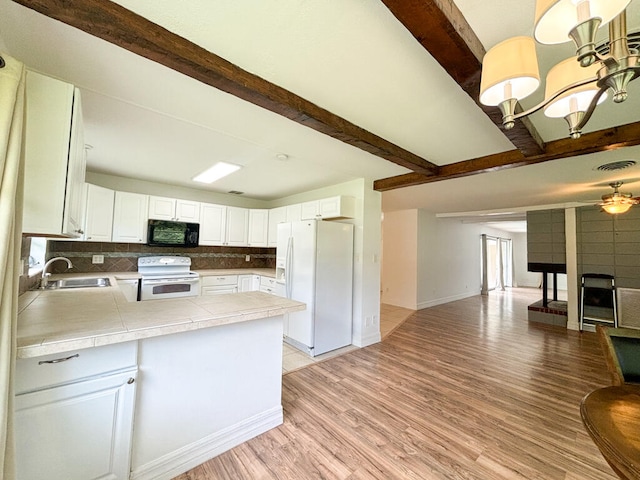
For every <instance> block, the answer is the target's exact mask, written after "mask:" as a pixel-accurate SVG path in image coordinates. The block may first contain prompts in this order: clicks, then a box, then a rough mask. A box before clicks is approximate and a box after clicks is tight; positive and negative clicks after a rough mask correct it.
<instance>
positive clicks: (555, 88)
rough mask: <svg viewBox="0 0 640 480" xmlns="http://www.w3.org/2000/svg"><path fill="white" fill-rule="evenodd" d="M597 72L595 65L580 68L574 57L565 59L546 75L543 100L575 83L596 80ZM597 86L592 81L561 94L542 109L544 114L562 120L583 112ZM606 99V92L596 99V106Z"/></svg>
mask: <svg viewBox="0 0 640 480" xmlns="http://www.w3.org/2000/svg"><path fill="white" fill-rule="evenodd" d="M597 72H598V66H597V65H591V66H589V67H581V66H580V64H579V63H578V62H577V61H576V59H575V57H571V58H567V59H566V60H563V61H562V62H560V63H558V64H557V65H555V66H554V67H553V68H552V69H551V70H549V73H548V74H547V81H546V85H545V92H544V98H545V101H547V100H549V99H550V98H552V97H553V96H554V95H556V94H558V93H560V92H562V91H563V90H564V89H566V88H567V87H568V86H569V85H572V84H574V83H576V82H580V81H584V80H588V79H590V78H594V79H595V78H596V74H597ZM598 90H599V88H598V86H597V85H596V81H595V80H594V81H593V82H591V83H588V84H586V85H582V86H581V87H577V88H572V89H571V90H569V91H567V92H564V93H561V94H560V95H559V96H558V97H557V98H555V99H554V100H553V101H552V102H551V103H549V104H548V105H547V106H546V107H545V108H544V114H545V115H546V116H547V117H551V118H564V117H566V116H567V115H569V114H570V113H574V112H577V111H580V112H585V111H586V110H587V108H588V107H589V104H590V103H591V100H593V97H594V96H595V95H596V93H598ZM606 98H607V94H606V92H605V93H604V94H603V95H602V96H601V97H600V98H599V99H598V104H600V103H602V102H603V101H604V100H605V99H606Z"/></svg>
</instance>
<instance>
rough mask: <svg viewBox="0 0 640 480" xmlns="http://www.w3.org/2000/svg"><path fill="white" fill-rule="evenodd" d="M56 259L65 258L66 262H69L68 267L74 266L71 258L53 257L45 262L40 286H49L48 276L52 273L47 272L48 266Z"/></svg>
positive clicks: (63, 258)
mask: <svg viewBox="0 0 640 480" xmlns="http://www.w3.org/2000/svg"><path fill="white" fill-rule="evenodd" d="M56 260H64V261H65V262H67V268H73V263H71V260H69V259H68V258H67V257H54V258H52V259H51V260H49V261H48V262H47V263H45V264H44V267H43V268H42V279H41V280H40V288H46V286H47V277H50V276H51V274H50V273H47V268H48V267H49V265H51V264H52V263H53V262H55V261H56Z"/></svg>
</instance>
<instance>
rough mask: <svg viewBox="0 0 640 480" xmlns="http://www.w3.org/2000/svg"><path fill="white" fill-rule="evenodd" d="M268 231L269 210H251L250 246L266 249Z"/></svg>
mask: <svg viewBox="0 0 640 480" xmlns="http://www.w3.org/2000/svg"><path fill="white" fill-rule="evenodd" d="M268 230H269V210H257V209H251V210H249V235H248V244H249V246H250V247H266V246H267V233H268Z"/></svg>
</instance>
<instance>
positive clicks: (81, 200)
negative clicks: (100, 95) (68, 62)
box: [62, 88, 87, 237]
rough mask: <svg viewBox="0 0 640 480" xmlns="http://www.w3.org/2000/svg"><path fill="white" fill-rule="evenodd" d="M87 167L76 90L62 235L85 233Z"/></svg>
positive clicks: (79, 99) (80, 107) (80, 106)
mask: <svg viewBox="0 0 640 480" xmlns="http://www.w3.org/2000/svg"><path fill="white" fill-rule="evenodd" d="M86 165H87V157H86V150H85V147H84V126H83V120H82V102H81V98H80V90H78V89H77V88H75V89H74V94H73V113H72V116H71V138H70V140H69V159H68V166H67V184H66V188H67V189H66V192H65V197H64V216H63V231H62V233H63V234H65V235H68V236H70V237H78V236H79V235H82V234H83V233H84V231H83V225H84V216H85V208H86V205H85V197H84V185H85V184H84V175H85V170H86Z"/></svg>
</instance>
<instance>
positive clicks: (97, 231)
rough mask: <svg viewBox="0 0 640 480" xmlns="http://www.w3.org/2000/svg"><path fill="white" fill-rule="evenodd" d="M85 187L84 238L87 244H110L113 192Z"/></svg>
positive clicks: (94, 187) (95, 187)
mask: <svg viewBox="0 0 640 480" xmlns="http://www.w3.org/2000/svg"><path fill="white" fill-rule="evenodd" d="M86 186H87V197H86V198H87V204H86V205H87V207H86V215H85V222H84V232H85V233H84V235H85V236H84V238H85V240H87V241H89V242H110V241H111V237H112V229H113V203H114V200H115V192H114V191H113V190H111V189H109V188H103V187H98V186H97V185H92V184H90V183H87V184H86Z"/></svg>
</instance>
